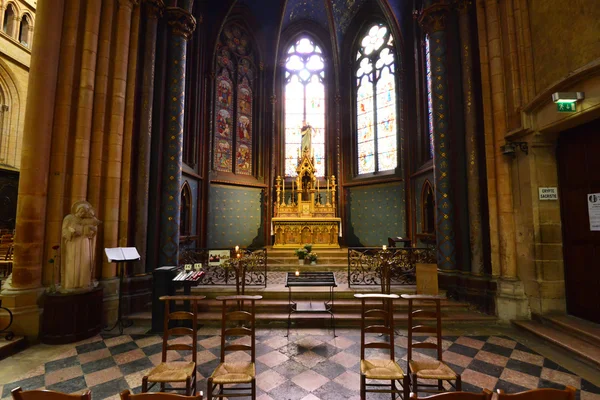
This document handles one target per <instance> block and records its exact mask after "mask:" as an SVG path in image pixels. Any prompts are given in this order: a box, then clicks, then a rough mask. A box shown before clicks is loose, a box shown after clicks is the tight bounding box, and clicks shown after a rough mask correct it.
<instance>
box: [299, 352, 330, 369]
mask: <svg viewBox="0 0 600 400" xmlns="http://www.w3.org/2000/svg"><path fill="white" fill-rule="evenodd" d="M295 359H296V361H298V362H299V363H300V364H302V365H304V366H305V367H307V368H312V367H314V366H315V365H317V364H318V363H320V362H321V361H324V360H325V357H321V356H320V355H318V354H317V353H314V352H312V351H307V352H306V353H302V354H300V355H298V356H296V357H295Z"/></svg>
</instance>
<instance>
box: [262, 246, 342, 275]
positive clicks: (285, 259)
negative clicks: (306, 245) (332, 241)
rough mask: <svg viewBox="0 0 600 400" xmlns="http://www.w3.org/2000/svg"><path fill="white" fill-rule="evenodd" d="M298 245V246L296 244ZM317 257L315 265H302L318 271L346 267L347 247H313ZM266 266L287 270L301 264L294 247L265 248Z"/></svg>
mask: <svg viewBox="0 0 600 400" xmlns="http://www.w3.org/2000/svg"><path fill="white" fill-rule="evenodd" d="M298 247H300V246H298ZM313 252H314V253H316V254H317V255H318V257H319V259H318V261H317V263H316V265H304V264H302V265H304V266H305V267H310V268H311V269H315V268H318V270H319V271H332V270H339V269H344V268H348V248H344V247H342V248H339V249H313ZM267 266H268V268H269V271H289V270H290V269H291V268H297V267H298V266H301V265H300V264H299V262H298V257H297V256H296V255H295V254H294V249H273V248H272V247H268V248H267Z"/></svg>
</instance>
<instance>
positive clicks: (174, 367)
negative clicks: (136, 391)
mask: <svg viewBox="0 0 600 400" xmlns="http://www.w3.org/2000/svg"><path fill="white" fill-rule="evenodd" d="M205 298H206V296H162V297H160V300H162V301H164V302H165V322H164V333H163V344H162V359H161V363H160V364H158V365H157V366H156V367H154V368H153V369H152V370H151V371H150V373H148V375H146V376H144V377H143V378H142V393H145V392H147V391H148V390H150V389H151V388H152V387H154V385H156V384H157V383H160V391H161V392H164V391H165V389H166V384H167V383H170V382H185V388H176V387H170V388H168V389H169V390H185V394H186V395H187V396H190V395H195V394H196V366H197V364H196V357H197V341H198V320H197V318H198V301H200V300H204V299H205ZM176 301H186V302H191V306H192V311H191V312H189V311H173V312H171V307H170V306H171V302H176ZM182 320H183V321H186V320H187V321H191V325H192V328H185V327H181V326H179V327H174V328H169V322H170V321H182ZM171 335H189V336H191V339H192V343H191V344H182V343H178V344H169V337H170V336H171ZM170 350H189V351H191V352H192V361H174V362H167V352H168V351H170ZM148 382H150V383H151V385H150V387H148Z"/></svg>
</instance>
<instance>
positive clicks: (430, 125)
mask: <svg viewBox="0 0 600 400" xmlns="http://www.w3.org/2000/svg"><path fill="white" fill-rule="evenodd" d="M431 79H432V77H431V48H430V47H429V35H425V81H426V83H427V138H428V140H427V148H428V151H427V155H428V156H429V158H433V93H432V90H431V85H432V80H431Z"/></svg>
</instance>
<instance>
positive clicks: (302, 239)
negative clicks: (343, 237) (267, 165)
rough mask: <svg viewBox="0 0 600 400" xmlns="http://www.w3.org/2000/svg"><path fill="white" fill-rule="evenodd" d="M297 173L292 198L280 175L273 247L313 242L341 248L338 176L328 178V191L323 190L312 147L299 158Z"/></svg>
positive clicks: (293, 183)
mask: <svg viewBox="0 0 600 400" xmlns="http://www.w3.org/2000/svg"><path fill="white" fill-rule="evenodd" d="M296 172H297V173H298V175H297V176H296V177H295V178H294V180H292V186H291V191H288V193H290V196H289V197H287V196H286V190H285V179H282V178H281V177H280V176H278V177H277V183H276V192H277V194H276V199H275V210H274V214H273V215H274V217H273V220H272V221H273V233H274V235H275V243H274V244H273V247H274V248H298V247H300V246H301V245H303V244H306V243H312V245H313V247H314V248H321V249H327V248H329V249H332V248H339V247H340V245H339V243H338V236H339V234H340V229H341V219H340V218H339V217H336V207H335V191H336V183H335V176H334V175H331V176H330V177H326V178H325V185H324V186H325V188H324V189H325V190H322V189H321V187H320V182H319V179H318V178H317V177H316V176H315V167H314V157H313V156H312V155H311V154H310V150H309V149H305V150H304V152H303V154H302V157H301V158H298V166H297V167H296ZM322 192H324V193H322Z"/></svg>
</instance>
